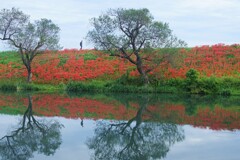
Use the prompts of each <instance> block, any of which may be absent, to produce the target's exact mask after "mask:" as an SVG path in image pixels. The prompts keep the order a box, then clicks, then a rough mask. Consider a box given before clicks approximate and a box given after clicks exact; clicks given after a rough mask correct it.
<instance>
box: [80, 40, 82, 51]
mask: <svg viewBox="0 0 240 160" xmlns="http://www.w3.org/2000/svg"><path fill="white" fill-rule="evenodd" d="M80 49H81V50H82V41H81V42H80Z"/></svg>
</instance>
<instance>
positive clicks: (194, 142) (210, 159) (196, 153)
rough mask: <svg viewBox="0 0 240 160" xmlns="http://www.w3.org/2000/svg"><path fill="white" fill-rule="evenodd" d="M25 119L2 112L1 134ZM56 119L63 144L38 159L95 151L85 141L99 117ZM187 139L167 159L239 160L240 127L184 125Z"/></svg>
mask: <svg viewBox="0 0 240 160" xmlns="http://www.w3.org/2000/svg"><path fill="white" fill-rule="evenodd" d="M19 119H21V117H20V116H8V115H0V126H1V127H0V138H1V137H3V136H4V135H6V133H7V132H8V131H11V127H16V125H17V124H18V122H19ZM47 119H49V120H50V119H55V120H57V121H59V122H60V123H61V124H63V125H64V128H62V130H61V133H62V140H63V142H62V144H61V146H60V148H59V149H58V150H57V151H56V153H55V154H54V156H49V157H46V156H44V155H35V157H34V158H33V159H34V160H42V159H44V160H56V159H57V160H88V159H90V154H91V151H89V150H88V148H87V146H86V145H85V143H86V140H87V139H88V138H90V137H92V136H93V134H94V133H93V129H94V127H95V124H96V123H95V121H92V120H84V127H81V124H80V122H81V120H80V119H77V120H73V119H66V118H59V117H54V118H47ZM183 129H184V133H185V140H184V141H182V142H179V143H176V144H174V146H172V147H171V148H170V151H169V152H168V154H167V157H166V160H198V159H200V160H205V159H206V160H239V159H240V153H239V148H240V131H234V132H230V131H213V130H210V129H202V128H193V127H191V126H189V125H185V126H183Z"/></svg>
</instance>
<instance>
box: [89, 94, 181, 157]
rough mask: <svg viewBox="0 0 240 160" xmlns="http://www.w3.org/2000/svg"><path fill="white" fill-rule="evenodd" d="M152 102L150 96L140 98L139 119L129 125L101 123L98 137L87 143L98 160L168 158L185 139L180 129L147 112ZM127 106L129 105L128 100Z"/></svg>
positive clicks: (98, 127) (137, 115) (123, 122)
mask: <svg viewBox="0 0 240 160" xmlns="http://www.w3.org/2000/svg"><path fill="white" fill-rule="evenodd" d="M122 100H123V99H122ZM125 100H126V99H125ZM148 102H149V97H142V96H140V97H138V104H139V109H138V111H137V113H136V116H135V117H133V118H132V119H130V120H129V121H127V122H125V121H118V122H117V121H112V122H109V121H99V122H98V123H97V128H96V129H95V136H94V137H93V138H91V139H89V141H88V142H87V145H88V147H89V148H90V149H93V150H94V151H95V152H94V159H104V160H108V159H109V160H112V159H124V160H126V159H129V160H133V159H139V160H148V159H160V158H164V157H165V156H166V154H167V152H168V151H169V149H170V147H171V146H172V145H173V144H174V143H175V142H179V141H182V140H183V139H184V134H183V130H182V129H181V128H180V127H178V126H177V125H175V124H171V123H161V122H160V121H161V120H160V119H159V117H158V119H157V118H156V114H155V113H151V112H150V111H149V110H148V109H147V107H148ZM124 103H125V105H126V106H129V103H128V100H126V101H125V102H124ZM143 117H148V119H146V118H144V119H143ZM151 118H153V119H154V121H153V120H152V119H151Z"/></svg>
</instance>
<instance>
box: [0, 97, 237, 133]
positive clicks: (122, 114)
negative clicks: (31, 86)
mask: <svg viewBox="0 0 240 160" xmlns="http://www.w3.org/2000/svg"><path fill="white" fill-rule="evenodd" d="M129 105H130V106H131V107H128V108H126V107H125V106H124V105H122V104H121V103H119V102H118V101H116V100H109V99H106V98H102V99H100V100H97V99H92V98H86V97H82V98H70V97H68V96H64V95H51V94H47V95H46V94H39V95H34V96H33V111H34V114H35V115H44V116H63V117H66V118H92V119H117V120H129V119H131V118H133V117H135V116H136V114H137V112H138V109H139V108H140V106H139V105H138V104H136V103H134V102H130V103H129ZM27 106H28V99H27V98H21V97H18V96H14V95H11V96H7V95H0V111H1V110H6V107H7V108H8V110H9V111H10V110H11V109H14V110H18V111H20V112H21V113H22V114H23V113H24V111H25V110H26V107H27ZM142 117H143V119H144V120H151V121H152V120H153V121H163V122H172V123H177V124H190V125H193V126H196V127H204V128H205V127H209V128H211V129H214V130H222V129H228V130H234V129H240V113H239V112H236V111H234V110H230V109H227V108H226V109H225V108H221V107H219V106H215V107H214V108H213V109H210V108H209V107H207V106H206V107H204V108H203V107H199V108H198V109H197V112H196V114H195V115H192V116H189V115H187V114H186V113H185V106H183V105H181V104H174V103H160V102H155V103H154V104H152V105H150V106H148V107H147V109H146V110H144V111H143V115H142Z"/></svg>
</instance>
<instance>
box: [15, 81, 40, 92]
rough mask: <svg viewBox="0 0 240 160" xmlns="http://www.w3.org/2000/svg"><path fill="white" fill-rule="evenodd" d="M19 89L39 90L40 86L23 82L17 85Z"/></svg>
mask: <svg viewBox="0 0 240 160" xmlns="http://www.w3.org/2000/svg"><path fill="white" fill-rule="evenodd" d="M19 89H20V90H24V91H39V90H41V88H40V87H39V86H37V85H34V84H29V83H23V84H20V85H19Z"/></svg>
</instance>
